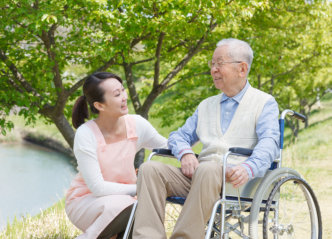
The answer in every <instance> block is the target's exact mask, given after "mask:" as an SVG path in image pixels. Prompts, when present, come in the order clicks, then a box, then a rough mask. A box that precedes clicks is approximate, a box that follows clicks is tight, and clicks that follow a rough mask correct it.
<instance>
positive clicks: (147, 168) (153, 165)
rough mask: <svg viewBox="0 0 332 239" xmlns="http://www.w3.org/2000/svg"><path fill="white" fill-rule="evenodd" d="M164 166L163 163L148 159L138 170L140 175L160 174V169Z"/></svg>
mask: <svg viewBox="0 0 332 239" xmlns="http://www.w3.org/2000/svg"><path fill="white" fill-rule="evenodd" d="M162 168H163V164H162V163H160V162H156V161H147V162H145V163H143V164H142V165H141V166H140V168H139V170H138V176H139V177H142V176H153V175H158V174H159V173H160V171H161V170H162Z"/></svg>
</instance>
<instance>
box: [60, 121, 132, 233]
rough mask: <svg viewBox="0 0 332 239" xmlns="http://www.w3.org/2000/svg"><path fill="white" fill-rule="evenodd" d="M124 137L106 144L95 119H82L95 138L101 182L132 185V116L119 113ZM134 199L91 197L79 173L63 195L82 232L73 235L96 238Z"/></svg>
mask: <svg viewBox="0 0 332 239" xmlns="http://www.w3.org/2000/svg"><path fill="white" fill-rule="evenodd" d="M123 117H124V119H125V123H126V130H127V138H126V139H124V140H119V141H117V142H114V143H111V144H106V142H105V139H104V136H103V135H102V133H101V131H100V130H99V128H98V126H97V124H96V123H95V121H93V120H91V121H88V122H86V124H87V126H88V127H89V128H90V129H91V130H92V131H93V133H94V135H95V137H96V139H97V145H98V146H97V154H98V161H99V165H100V168H101V173H102V175H103V178H104V180H105V181H110V182H117V183H125V184H135V183H136V173H135V168H134V158H135V153H136V141H137V135H136V126H135V119H134V118H133V117H132V116H130V115H125V116H123ZM134 202H135V199H134V198H133V197H131V196H130V195H108V196H102V197H95V196H93V195H92V193H91V192H90V190H89V189H88V187H87V185H86V184H85V182H84V179H83V178H82V176H81V174H80V173H78V174H77V176H76V177H75V178H74V180H73V182H72V184H71V186H70V189H69V190H68V192H67V195H66V213H67V215H68V217H69V219H70V220H71V221H72V222H73V224H74V225H75V226H77V227H78V228H79V229H81V230H82V231H83V232H84V233H83V234H82V235H80V236H79V237H77V238H80V239H81V238H89V239H90V238H97V237H98V235H99V234H100V233H101V232H102V231H103V230H104V229H105V227H106V226H107V225H108V224H109V223H110V222H111V221H112V220H113V219H114V218H115V217H116V216H117V215H118V214H119V213H120V212H121V211H123V210H124V209H125V208H127V207H128V206H130V205H131V204H133V203H134Z"/></svg>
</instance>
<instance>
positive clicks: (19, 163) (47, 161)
mask: <svg viewBox="0 0 332 239" xmlns="http://www.w3.org/2000/svg"><path fill="white" fill-rule="evenodd" d="M75 173H76V172H75V169H74V167H73V166H72V165H71V164H70V163H69V159H68V158H67V157H66V156H65V155H63V154H60V153H57V152H54V151H51V150H47V149H44V148H41V147H37V146H34V145H32V144H0V195H1V196H0V229H1V228H3V227H4V226H5V225H6V224H7V220H9V221H10V222H12V220H13V219H14V217H15V215H16V217H17V218H19V217H21V216H23V215H26V214H30V215H35V214H38V213H39V212H40V211H41V210H43V209H46V208H48V207H50V206H51V205H53V204H54V203H56V202H57V201H59V199H61V198H63V196H64V193H65V190H66V189H67V188H68V187H69V185H70V182H71V180H72V178H73V177H74V175H75Z"/></svg>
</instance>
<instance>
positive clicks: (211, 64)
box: [208, 61, 243, 69]
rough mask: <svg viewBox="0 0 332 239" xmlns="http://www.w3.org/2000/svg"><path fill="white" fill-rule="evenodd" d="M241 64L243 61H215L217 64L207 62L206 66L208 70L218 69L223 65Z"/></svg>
mask: <svg viewBox="0 0 332 239" xmlns="http://www.w3.org/2000/svg"><path fill="white" fill-rule="evenodd" d="M241 62H243V61H217V62H213V61H209V62H208V65H209V67H210V69H211V68H213V67H216V68H218V69H220V68H221V67H222V66H223V65H226V64H231V63H241Z"/></svg>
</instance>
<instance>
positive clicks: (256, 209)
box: [249, 168, 300, 239]
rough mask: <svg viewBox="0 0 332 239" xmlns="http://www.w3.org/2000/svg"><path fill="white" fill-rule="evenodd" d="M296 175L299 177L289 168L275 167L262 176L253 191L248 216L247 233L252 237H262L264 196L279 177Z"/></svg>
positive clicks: (266, 195)
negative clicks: (253, 194)
mask: <svg viewBox="0 0 332 239" xmlns="http://www.w3.org/2000/svg"><path fill="white" fill-rule="evenodd" d="M289 176H297V177H300V174H299V173H298V172H296V171H295V170H294V169H291V168H277V169H274V170H272V171H269V172H268V173H266V175H265V176H264V179H263V180H262V182H261V184H260V185H259V187H258V188H257V190H256V192H255V196H254V199H253V202H252V205H251V209H250V216H249V235H250V238H252V239H258V238H262V234H263V225H262V224H263V216H264V215H262V214H263V213H262V212H264V211H265V206H266V202H264V200H263V199H264V198H266V199H267V198H268V196H269V195H270V192H271V191H272V189H273V187H274V185H275V184H276V183H277V182H279V181H280V180H281V179H283V178H286V177H289ZM259 232H260V233H259Z"/></svg>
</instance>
